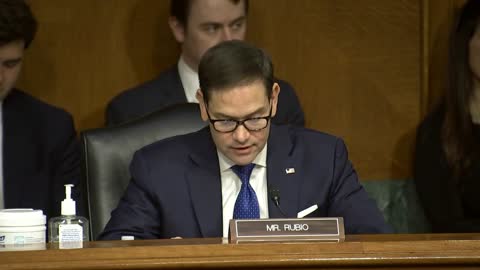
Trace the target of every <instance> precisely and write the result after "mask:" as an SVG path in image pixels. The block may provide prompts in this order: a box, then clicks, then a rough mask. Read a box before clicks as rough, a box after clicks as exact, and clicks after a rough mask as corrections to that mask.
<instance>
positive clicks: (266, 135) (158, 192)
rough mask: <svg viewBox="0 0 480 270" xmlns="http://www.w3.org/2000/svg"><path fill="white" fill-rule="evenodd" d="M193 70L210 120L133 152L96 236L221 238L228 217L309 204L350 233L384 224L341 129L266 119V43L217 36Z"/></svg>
mask: <svg viewBox="0 0 480 270" xmlns="http://www.w3.org/2000/svg"><path fill="white" fill-rule="evenodd" d="M199 79H200V89H199V90H198V91H197V99H198V101H199V103H200V110H201V117H202V119H203V120H204V121H208V122H209V126H208V127H205V128H203V129H202V130H200V131H197V132H194V133H190V134H186V135H181V136H177V137H172V138H168V139H165V140H161V141H158V142H156V143H153V144H151V145H149V146H146V147H144V148H142V149H140V150H139V151H137V152H136V153H135V155H134V158H133V161H132V163H131V168H130V171H131V175H132V180H131V182H130V183H129V185H128V187H127V190H126V192H125V194H124V196H123V197H122V199H121V200H120V202H119V204H118V206H117V208H116V209H115V210H114V211H112V216H111V219H110V221H109V222H108V224H107V225H106V227H105V229H104V231H103V232H102V233H101V235H100V236H99V239H101V240H106V239H120V238H121V236H122V235H131V236H134V237H136V238H139V239H145V238H171V237H185V238H187V237H221V236H223V237H227V235H228V222H229V220H230V219H232V218H234V219H241V218H281V217H289V218H294V217H297V213H299V212H300V211H302V210H304V209H307V208H309V207H311V206H314V205H317V206H318V209H317V210H316V211H315V212H313V213H311V215H310V216H316V217H327V216H330V217H332V216H333V217H343V218H344V222H345V232H346V233H347V234H352V233H384V232H390V231H391V230H390V228H389V227H388V226H387V225H386V224H385V221H384V218H383V216H382V214H381V212H380V211H379V209H378V208H377V206H376V203H375V202H374V201H373V200H371V199H369V198H368V195H367V193H366V191H365V190H364V188H363V187H362V186H361V184H360V183H359V181H358V177H357V174H356V172H355V170H354V169H353V166H352V164H351V163H350V161H349V160H348V154H347V150H346V147H345V144H344V143H343V141H342V140H341V139H340V138H337V137H334V136H331V135H328V134H325V133H322V132H317V131H314V130H309V129H306V128H303V127H296V126H291V125H281V126H280V125H275V124H273V123H271V119H272V117H274V116H275V114H276V113H277V112H278V97H279V94H280V90H281V88H280V87H279V85H278V83H276V82H275V81H274V77H273V66H272V63H271V61H270V58H269V57H268V56H267V55H266V54H265V53H264V51H262V50H260V49H258V48H256V47H253V46H252V45H249V44H248V43H245V42H242V41H226V42H222V43H220V44H218V45H216V46H214V47H212V48H211V49H210V50H208V51H207V52H206V53H205V55H204V56H203V58H202V60H201V62H200V66H199ZM249 174H251V176H250V177H249V178H250V179H249V180H248V175H249ZM245 176H246V178H245ZM272 188H273V189H275V190H278V192H279V194H280V196H281V201H279V202H280V204H279V205H276V204H275V202H274V200H272V198H271V197H270V198H269V190H272Z"/></svg>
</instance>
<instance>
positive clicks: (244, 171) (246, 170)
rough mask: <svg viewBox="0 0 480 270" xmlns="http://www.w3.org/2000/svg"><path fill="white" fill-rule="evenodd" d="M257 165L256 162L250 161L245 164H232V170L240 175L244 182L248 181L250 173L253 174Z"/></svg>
mask: <svg viewBox="0 0 480 270" xmlns="http://www.w3.org/2000/svg"><path fill="white" fill-rule="evenodd" d="M254 167H255V164H254V163H250V164H248V165H245V166H240V165H235V166H232V171H233V172H234V173H235V174H237V175H238V177H240V180H242V183H245V182H248V180H249V179H250V175H251V174H252V171H253V168H254Z"/></svg>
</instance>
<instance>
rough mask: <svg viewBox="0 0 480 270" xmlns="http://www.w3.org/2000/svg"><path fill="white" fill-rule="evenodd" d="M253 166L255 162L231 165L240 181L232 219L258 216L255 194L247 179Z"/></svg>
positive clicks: (258, 210)
mask: <svg viewBox="0 0 480 270" xmlns="http://www.w3.org/2000/svg"><path fill="white" fill-rule="evenodd" d="M254 167H255V164H253V163H251V164H248V165H245V166H239V165H235V166H233V167H232V170H233V172H235V173H236V174H237V175H238V177H240V180H241V181H242V187H241V188H240V192H239V193H238V197H237V201H236V202H235V208H234V209H233V218H234V219H251V218H260V209H259V206H258V200H257V195H256V194H255V190H253V188H252V186H251V185H250V181H249V180H250V175H251V174H252V170H253V168H254Z"/></svg>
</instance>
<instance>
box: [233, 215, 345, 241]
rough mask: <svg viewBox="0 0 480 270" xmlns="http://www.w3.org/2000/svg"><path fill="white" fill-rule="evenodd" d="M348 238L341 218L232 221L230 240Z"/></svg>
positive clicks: (338, 239) (326, 239) (340, 239)
mask: <svg viewBox="0 0 480 270" xmlns="http://www.w3.org/2000/svg"><path fill="white" fill-rule="evenodd" d="M344 240H345V229H344V226H343V218H341V217H328V218H283V219H282V218H271V219H232V220H230V234H229V242H230V243H239V242H242V241H247V242H251V241H334V242H341V241H344Z"/></svg>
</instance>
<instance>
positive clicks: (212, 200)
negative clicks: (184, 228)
mask: <svg viewBox="0 0 480 270" xmlns="http://www.w3.org/2000/svg"><path fill="white" fill-rule="evenodd" d="M199 135H200V136H199V138H198V141H195V142H194V143H195V146H194V147H193V149H194V150H193V151H192V153H191V154H190V158H191V161H192V164H191V169H190V171H189V173H188V174H187V181H188V184H189V185H188V186H189V188H190V196H191V198H192V204H193V208H194V209H195V214H196V217H197V221H198V224H199V227H200V231H201V233H202V236H203V237H219V236H222V228H223V221H222V187H221V181H220V168H219V165H218V157H217V151H216V148H215V144H214V143H213V140H212V138H211V137H210V131H209V127H206V128H204V129H202V130H201V131H200V132H199Z"/></svg>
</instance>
